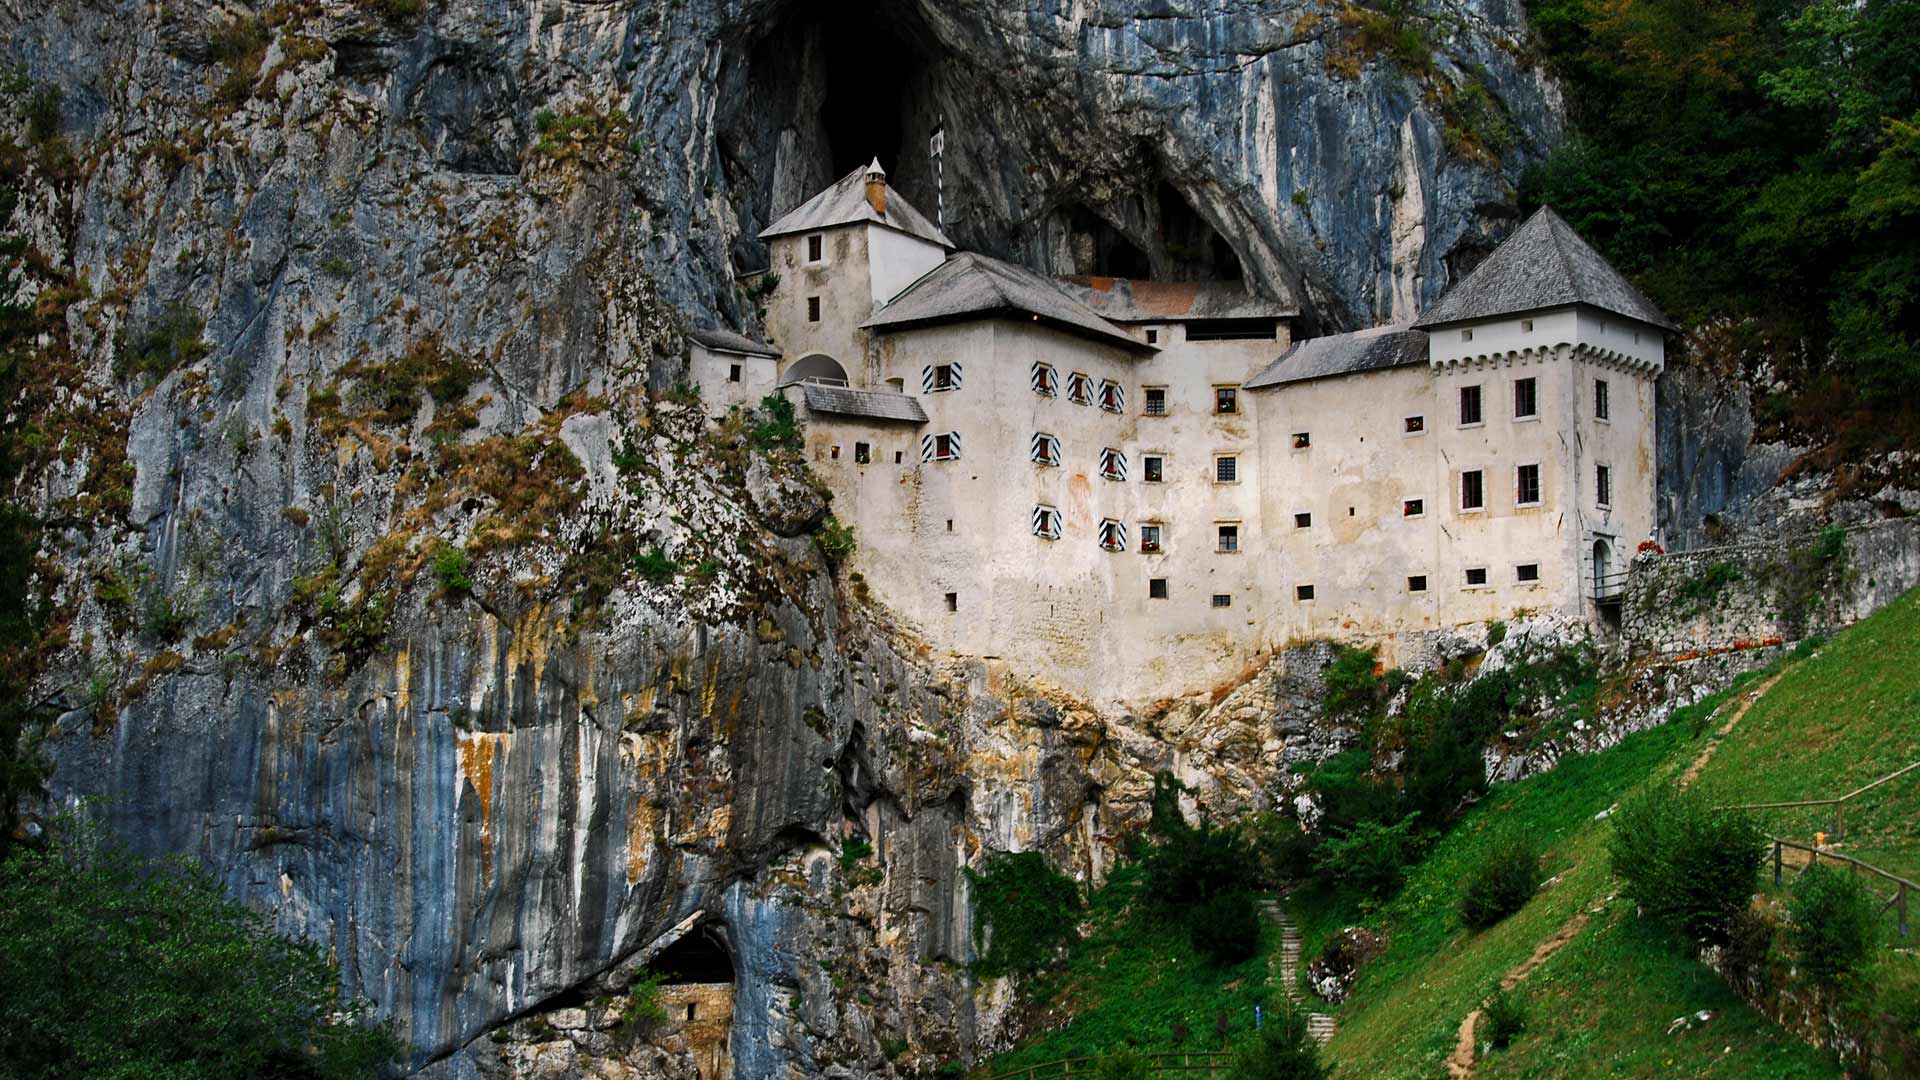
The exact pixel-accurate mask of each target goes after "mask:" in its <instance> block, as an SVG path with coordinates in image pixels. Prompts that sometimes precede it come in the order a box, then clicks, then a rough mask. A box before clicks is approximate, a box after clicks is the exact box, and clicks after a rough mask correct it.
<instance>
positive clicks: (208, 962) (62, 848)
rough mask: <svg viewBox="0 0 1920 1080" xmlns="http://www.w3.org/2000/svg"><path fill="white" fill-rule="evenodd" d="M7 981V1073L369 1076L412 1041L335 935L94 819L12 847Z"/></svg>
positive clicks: (3, 872) (0, 915) (81, 1077)
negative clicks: (253, 903) (389, 1017)
mask: <svg viewBox="0 0 1920 1080" xmlns="http://www.w3.org/2000/svg"><path fill="white" fill-rule="evenodd" d="M0 986H4V987H5V988H6V989H5V993H4V995H3V996H0V1078H5V1080H13V1078H16V1077H18V1078H23V1080H24V1078H26V1077H33V1078H35V1080H68V1078H72V1080H135V1078H148V1077H167V1078H169V1080H227V1078H232V1080H242V1078H249V1080H250V1078H271V1080H334V1078H338V1080H348V1078H354V1080H359V1078H363V1077H366V1076H368V1075H370V1074H371V1072H372V1071H373V1070H374V1069H375V1068H376V1067H378V1066H379V1065H381V1064H383V1063H385V1062H388V1061H390V1060H392V1059H393V1058H394V1057H395V1056H396V1055H397V1054H398V1052H399V1049H400V1047H399V1044H398V1043H397V1041H396V1040H395V1039H394V1037H393V1035H392V1034H391V1032H389V1031H388V1030H387V1029H386V1028H385V1027H383V1026H372V1025H369V1024H367V1023H366V1022H365V1014H366V1009H367V1006H366V1005H365V1003H364V1002H360V1001H355V1000H346V999H344V998H343V997H342V996H341V993H340V988H339V979H338V973H337V972H336V971H335V969H334V968H333V966H332V965H331V964H329V963H328V961H327V958H326V954H325V952H324V951H323V950H322V948H321V946H320V945H318V944H316V943H311V942H301V941H294V940H291V939H288V938H284V937H281V936H278V935H276V934H274V933H273V932H272V931H271V929H270V927H269V926H268V924H267V921H266V919H265V918H264V917H263V916H261V915H258V914H256V913H254V912H252V911H249V910H248V909H246V908H245V907H243V906H241V905H240V904H237V903H235V902H233V901H231V900H229V899H227V898H226V896H225V895H224V894H223V893H222V892H221V890H220V887H219V884H218V883H217V882H216V881H215V880H214V879H213V878H212V876H211V875H209V874H208V873H206V871H204V870H202V869H199V868H198V867H196V866H194V865H192V864H190V863H188V862H187V861H186V860H184V859H180V858H167V859H149V858H142V857H139V856H136V855H133V854H132V853H130V852H127V851H125V850H122V849H119V848H117V847H113V846H109V845H104V844H101V843H98V842H96V841H95V840H94V839H93V838H92V837H91V836H90V835H88V834H85V833H79V834H78V835H63V836H62V837H61V838H60V839H59V840H57V841H56V842H55V843H54V845H53V846H51V847H50V848H48V849H46V850H32V849H16V850H15V851H14V852H13V853H12V854H11V855H10V856H8V857H7V858H6V859H5V860H4V861H0Z"/></svg>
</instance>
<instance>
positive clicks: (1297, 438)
mask: <svg viewBox="0 0 1920 1080" xmlns="http://www.w3.org/2000/svg"><path fill="white" fill-rule="evenodd" d="M1312 445H1313V436H1312V435H1310V434H1308V433H1307V432H1304V431H1296V432H1294V433H1293V448H1294V449H1295V450H1305V449H1306V448H1307V447H1309V446H1312Z"/></svg>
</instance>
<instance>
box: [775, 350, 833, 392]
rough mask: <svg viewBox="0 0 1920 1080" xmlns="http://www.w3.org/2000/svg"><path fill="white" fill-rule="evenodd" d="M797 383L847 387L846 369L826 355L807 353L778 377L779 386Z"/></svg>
mask: <svg viewBox="0 0 1920 1080" xmlns="http://www.w3.org/2000/svg"><path fill="white" fill-rule="evenodd" d="M799 382H816V383H828V384H831V385H833V386H845V385H847V369H846V368H843V367H841V366H840V361H838V360H835V359H834V358H833V357H831V356H828V355H827V354H826V353H808V354H807V355H806V356H803V357H801V358H800V359H798V360H795V361H794V362H793V364H792V365H791V366H789V367H788V368H787V371H786V374H784V375H782V376H781V377H780V385H781V386H792V385H793V384H794V383H799Z"/></svg>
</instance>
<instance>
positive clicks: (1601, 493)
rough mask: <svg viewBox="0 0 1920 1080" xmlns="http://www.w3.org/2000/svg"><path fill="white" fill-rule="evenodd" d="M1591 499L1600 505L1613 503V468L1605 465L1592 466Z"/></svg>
mask: <svg viewBox="0 0 1920 1080" xmlns="http://www.w3.org/2000/svg"><path fill="white" fill-rule="evenodd" d="M1593 501H1594V502H1596V503H1598V504H1600V505H1601V506H1612V505H1613V469H1612V468H1610V467H1608V466H1606V465H1596V466H1594V470H1593Z"/></svg>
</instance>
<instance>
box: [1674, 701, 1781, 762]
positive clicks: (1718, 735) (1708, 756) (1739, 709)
mask: <svg viewBox="0 0 1920 1080" xmlns="http://www.w3.org/2000/svg"><path fill="white" fill-rule="evenodd" d="M1779 681H1780V676H1779V675H1775V676H1774V677H1772V678H1770V679H1764V680H1762V681H1760V682H1757V683H1755V684H1753V686H1751V687H1749V688H1748V689H1747V690H1746V692H1744V693H1742V694H1741V695H1740V696H1739V697H1738V698H1736V699H1735V700H1736V701H1737V702H1738V704H1737V705H1735V706H1734V707H1733V711H1732V712H1730V713H1728V714H1727V722H1726V723H1724V724H1721V725H1720V728H1719V730H1717V731H1715V732H1714V733H1713V738H1712V740H1710V741H1709V742H1708V743H1707V746H1706V749H1704V750H1701V751H1700V756H1699V757H1696V758H1694V759H1693V764H1691V765H1688V766H1687V771H1686V772H1683V773H1681V774H1680V786H1681V787H1683V788H1685V787H1691V786H1693V782H1694V781H1695V780H1697V779H1699V777H1700V770H1701V769H1704V768H1706V767H1707V762H1709V761H1712V760H1713V752H1714V751H1715V750H1718V749H1720V740H1722V739H1724V738H1726V737H1727V736H1729V735H1731V734H1733V729H1734V727H1735V726H1736V725H1738V724H1739V723H1740V721H1741V720H1742V719H1744V718H1745V717H1746V715H1747V710H1749V709H1751V708H1753V703H1754V702H1756V701H1759V700H1760V699H1761V698H1762V697H1764V696H1766V693H1767V691H1769V690H1771V689H1773V684H1774V683H1777V682H1779Z"/></svg>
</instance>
